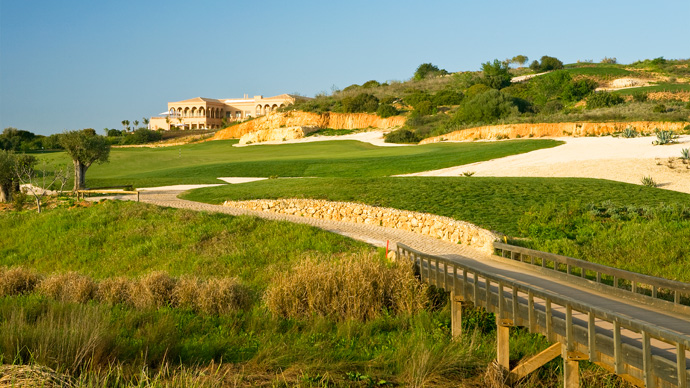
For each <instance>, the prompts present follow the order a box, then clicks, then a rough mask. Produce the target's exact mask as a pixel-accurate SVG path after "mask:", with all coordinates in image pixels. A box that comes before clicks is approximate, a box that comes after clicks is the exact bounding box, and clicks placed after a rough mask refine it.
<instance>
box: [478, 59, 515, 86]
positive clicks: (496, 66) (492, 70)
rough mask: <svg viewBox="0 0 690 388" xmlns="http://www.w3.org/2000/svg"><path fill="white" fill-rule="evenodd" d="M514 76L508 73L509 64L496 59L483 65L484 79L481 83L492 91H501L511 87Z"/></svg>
mask: <svg viewBox="0 0 690 388" xmlns="http://www.w3.org/2000/svg"><path fill="white" fill-rule="evenodd" d="M511 78H512V76H511V75H510V73H509V72H508V64H507V63H505V62H501V61H499V60H498V59H494V61H493V63H492V62H486V63H482V78H481V79H480V81H479V82H481V83H483V84H484V85H486V86H488V87H490V88H492V89H501V88H505V87H506V86H509V85H510V79H511Z"/></svg>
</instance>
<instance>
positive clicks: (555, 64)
mask: <svg viewBox="0 0 690 388" xmlns="http://www.w3.org/2000/svg"><path fill="white" fill-rule="evenodd" d="M530 67H531V66H530ZM562 68H563V62H561V61H560V60H559V59H558V58H555V57H550V56H548V55H544V56H543V57H541V62H540V63H539V71H542V72H543V71H551V70H558V69H562Z"/></svg>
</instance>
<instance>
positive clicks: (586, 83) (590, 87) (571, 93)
mask: <svg viewBox="0 0 690 388" xmlns="http://www.w3.org/2000/svg"><path fill="white" fill-rule="evenodd" d="M596 88H597V83H596V81H594V80H591V79H589V78H585V79H581V80H577V81H572V82H570V83H568V84H566V85H565V86H564V87H563V91H562V92H561V98H562V99H563V100H564V101H567V102H575V101H580V100H582V99H583V98H585V97H586V96H588V95H589V94H590V93H592V92H593V91H594V89H596Z"/></svg>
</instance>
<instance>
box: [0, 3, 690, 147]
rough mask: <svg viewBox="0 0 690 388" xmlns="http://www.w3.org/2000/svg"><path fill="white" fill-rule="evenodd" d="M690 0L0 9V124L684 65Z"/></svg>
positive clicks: (97, 119)
mask: <svg viewBox="0 0 690 388" xmlns="http://www.w3.org/2000/svg"><path fill="white" fill-rule="evenodd" d="M688 15H690V1H688V0H673V1H665V0H661V1H655V2H639V1H630V0H628V1H617V0H615V1H606V0H599V1H589V0H586V1H570V2H555V1H522V2H515V1H510V2H509V1H498V0H494V1H434V0H427V1H405V0H398V1H387V0H386V1H372V0H369V1H360V0H351V1H340V2H331V1H299V0H293V1H289V2H287V1H271V0H264V1H260V2H259V1H220V0H217V1H216V0H208V1H205V0H198V1H195V2H190V1H176V0H171V1H130V0H118V1H93V0H91V1H71V0H61V1H54V0H52V1H32V0H0V128H5V127H9V126H12V127H16V128H19V129H25V130H29V131H32V132H35V133H40V134H50V133H59V132H62V131H64V130H71V129H80V128H87V127H92V128H95V129H96V130H98V131H101V130H102V129H103V128H105V127H108V128H119V127H121V124H120V122H121V121H122V120H124V119H128V120H130V121H133V120H135V119H138V120H140V121H141V118H142V117H144V116H146V117H150V116H152V115H156V114H157V113H160V112H163V111H165V110H166V108H167V105H166V104H167V102H168V101H178V100H183V99H187V98H193V97H198V96H201V97H209V98H230V97H241V96H242V95H243V94H245V93H247V94H249V95H250V96H252V95H255V94H262V95H264V96H272V95H276V94H280V93H294V92H298V93H300V94H303V95H307V96H313V95H314V94H316V93H319V92H321V91H325V92H328V91H330V89H331V87H332V86H333V85H335V86H336V87H339V88H344V87H346V86H348V85H350V84H353V83H358V84H361V83H363V82H366V81H368V80H370V79H376V80H378V81H386V80H406V79H409V78H410V77H411V76H412V74H413V73H414V70H415V69H416V67H417V66H418V65H419V64H421V63H425V62H432V63H434V64H435V65H438V66H439V67H441V68H445V69H447V70H449V71H460V70H478V69H479V67H480V65H481V63H482V62H486V61H489V60H493V59H494V58H498V59H504V58H507V57H512V56H515V55H518V54H523V55H527V56H528V57H529V58H530V61H531V60H533V59H538V58H539V57H541V56H542V55H550V56H555V57H557V58H559V59H561V60H562V61H563V62H565V63H571V62H575V61H577V60H587V59H593V60H594V61H599V60H600V59H601V58H603V57H604V56H608V57H616V58H618V60H619V62H621V63H631V62H634V61H635V60H638V59H645V58H655V57H659V56H663V57H665V58H688V57H690V43H689V42H690V40H689V39H688V36H690V33H689V32H688V31H689V29H688V21H687V17H688Z"/></svg>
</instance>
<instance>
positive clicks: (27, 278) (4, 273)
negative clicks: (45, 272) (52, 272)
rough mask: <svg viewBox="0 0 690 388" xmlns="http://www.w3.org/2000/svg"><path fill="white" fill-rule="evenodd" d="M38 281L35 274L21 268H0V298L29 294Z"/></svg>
mask: <svg viewBox="0 0 690 388" xmlns="http://www.w3.org/2000/svg"><path fill="white" fill-rule="evenodd" d="M40 281H41V277H40V276H39V275H38V274H37V273H36V272H34V271H32V270H29V269H26V268H23V267H14V268H11V269H8V268H0V297H2V296H11V295H21V294H26V293H30V292H32V291H33V290H34V288H35V287H36V285H38V284H39V282H40Z"/></svg>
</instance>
